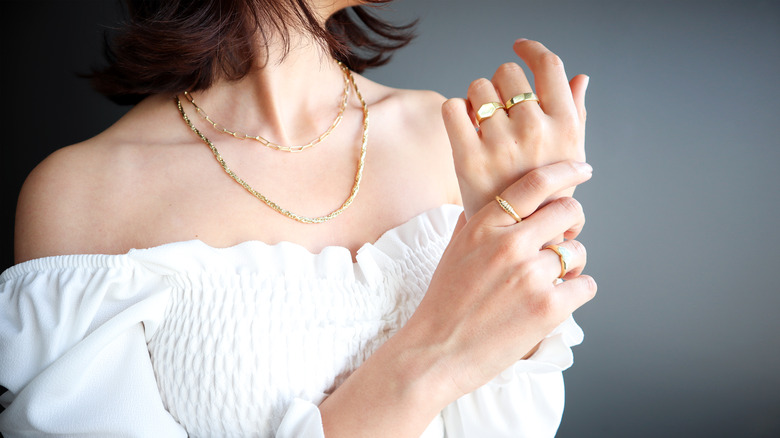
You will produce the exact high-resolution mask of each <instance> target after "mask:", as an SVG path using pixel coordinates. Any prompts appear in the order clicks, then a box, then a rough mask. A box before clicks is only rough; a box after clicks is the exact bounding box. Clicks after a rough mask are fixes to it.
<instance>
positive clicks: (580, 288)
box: [552, 275, 598, 313]
mask: <svg viewBox="0 0 780 438" xmlns="http://www.w3.org/2000/svg"><path fill="white" fill-rule="evenodd" d="M597 289H598V285H597V284H596V280H594V279H593V277H591V276H590V275H580V276H579V277H575V278H572V279H571V280H566V281H564V282H563V283H561V284H559V285H557V286H555V287H554V288H553V292H552V293H554V294H555V297H556V298H557V299H558V300H559V301H563V302H564V303H565V305H564V306H563V307H564V311H565V312H566V313H572V312H574V311H575V310H577V309H578V308H579V307H580V306H582V305H583V304H585V303H587V302H588V301H590V300H592V299H593V297H594V296H596V290H597Z"/></svg>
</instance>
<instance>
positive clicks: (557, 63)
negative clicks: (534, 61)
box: [539, 51, 563, 67]
mask: <svg viewBox="0 0 780 438" xmlns="http://www.w3.org/2000/svg"><path fill="white" fill-rule="evenodd" d="M539 63H540V64H542V65H543V66H551V67H562V66H563V60H562V59H561V57H560V56H558V55H556V54H555V53H553V52H550V51H546V52H544V53H542V54H541V55H539Z"/></svg>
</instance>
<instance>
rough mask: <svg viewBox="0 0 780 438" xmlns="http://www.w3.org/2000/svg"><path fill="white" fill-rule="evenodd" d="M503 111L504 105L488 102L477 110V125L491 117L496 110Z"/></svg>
mask: <svg viewBox="0 0 780 438" xmlns="http://www.w3.org/2000/svg"><path fill="white" fill-rule="evenodd" d="M500 109H504V104H502V103H501V102H488V103H486V104H484V105H482V106H481V107H479V109H478V110H477V123H482V121H483V120H486V119H489V118H491V117H493V114H495V113H496V110H500Z"/></svg>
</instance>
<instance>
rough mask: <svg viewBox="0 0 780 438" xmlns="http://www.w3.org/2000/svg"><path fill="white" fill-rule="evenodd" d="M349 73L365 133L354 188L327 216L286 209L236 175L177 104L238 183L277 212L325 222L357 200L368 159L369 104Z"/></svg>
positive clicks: (179, 106)
mask: <svg viewBox="0 0 780 438" xmlns="http://www.w3.org/2000/svg"><path fill="white" fill-rule="evenodd" d="M347 72H348V74H349V82H350V83H351V84H352V87H354V88H355V95H357V97H358V99H359V100H360V104H361V106H362V107H363V135H362V139H361V144H360V158H359V159H358V167H357V172H356V173H355V183H354V184H353V185H352V190H351V191H350V193H349V196H348V197H347V199H346V200H345V201H344V203H343V204H341V207H339V208H337V209H336V210H333V211H332V212H330V213H329V214H327V215H325V216H318V217H308V216H302V215H299V214H296V213H293V212H291V211H290V210H287V209H284V208H282V207H280V206H279V204H277V203H275V202H273V201H272V200H270V199H268V198H267V197H266V196H265V195H263V194H262V193H260V192H258V191H257V190H255V189H253V188H252V187H251V186H250V185H249V184H248V183H247V182H246V181H244V180H243V179H241V178H240V177H239V176H238V175H236V173H235V172H233V170H231V169H230V167H228V165H227V163H226V162H225V159H224V158H222V155H221V154H220V153H219V150H217V147H216V146H214V143H212V142H211V140H209V139H208V138H206V136H205V135H203V134H202V133H201V132H200V131H199V130H198V128H196V127H195V125H193V124H192V121H191V120H190V118H189V116H187V113H185V112H184V108H183V107H182V105H181V100H179V96H176V97H175V99H176V106H177V107H178V108H179V112H180V113H181V116H182V118H183V119H184V122H185V123H187V126H189V127H190V129H191V130H192V131H193V132H194V133H195V134H197V136H198V137H199V138H200V139H201V140H203V142H204V143H206V145H208V147H209V148H210V149H211V152H212V153H213V154H214V158H216V159H217V162H219V164H220V165H221V166H222V168H223V169H224V170H225V172H226V173H227V174H228V175H230V177H231V178H233V179H234V180H235V181H236V182H237V183H239V184H240V185H241V186H242V187H243V188H244V189H246V191H248V192H249V193H251V194H252V195H254V197H256V198H257V199H259V200H261V201H263V202H264V203H265V204H266V205H267V206H269V207H271V208H272V209H274V210H275V211H276V212H278V213H280V214H283V215H285V216H287V217H288V218H290V219H294V220H296V221H298V222H302V223H304V224H320V223H323V222H327V221H329V220H331V219H333V218H335V217H336V216H338V215H340V214H341V213H342V212H343V211H344V210H346V209H347V208H348V207H349V206H350V205H351V204H352V201H354V200H355V196H357V194H358V190H360V181H361V179H363V165H364V163H365V159H366V146H367V145H368V105H366V101H365V100H363V96H362V95H361V94H360V90H358V87H357V84H356V83H355V78H354V77H353V76H352V73H351V72H349V70H347Z"/></svg>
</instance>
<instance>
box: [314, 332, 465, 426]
mask: <svg viewBox="0 0 780 438" xmlns="http://www.w3.org/2000/svg"><path fill="white" fill-rule="evenodd" d="M407 333H408V331H407V332H405V331H404V330H403V329H402V330H401V331H399V333H397V334H396V335H395V336H394V337H393V338H391V339H390V340H389V341H388V342H387V343H385V345H383V346H382V347H381V348H380V349H379V350H377V351H376V352H375V353H374V354H373V355H372V356H371V357H370V358H369V359H368V360H366V362H365V363H364V364H363V365H362V366H360V368H358V369H357V370H356V371H355V372H354V373H352V375H351V376H350V377H349V378H348V379H347V380H346V381H345V382H344V383H343V384H342V385H341V386H340V387H339V388H338V389H337V390H336V391H335V392H334V393H333V394H332V395H331V396H330V397H328V398H327V399H326V400H325V401H324V402H322V404H321V405H320V407H319V408H320V413H321V415H322V423H323V428H324V430H325V435H326V436H327V437H329V438H330V437H352V436H355V437H362V436H371V437H418V436H420V434H421V433H422V432H423V431H424V430H425V428H426V427H427V426H428V424H429V423H430V422H431V420H433V418H434V417H435V416H436V415H438V413H439V412H440V411H441V410H442V409H443V408H444V407H445V406H446V405H447V404H448V403H449V402H450V401H451V399H454V396H453V395H451V394H449V393H450V392H451V391H450V390H449V388H446V387H445V384H446V380H445V379H443V378H442V376H444V375H445V374H444V373H443V372H440V371H439V370H441V369H442V368H443V365H442V359H441V357H440V356H439V355H437V354H436V352H435V351H434V349H433V348H431V347H429V346H425V345H424V344H423V342H416V341H414V339H412V338H413V337H414V336H407Z"/></svg>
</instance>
